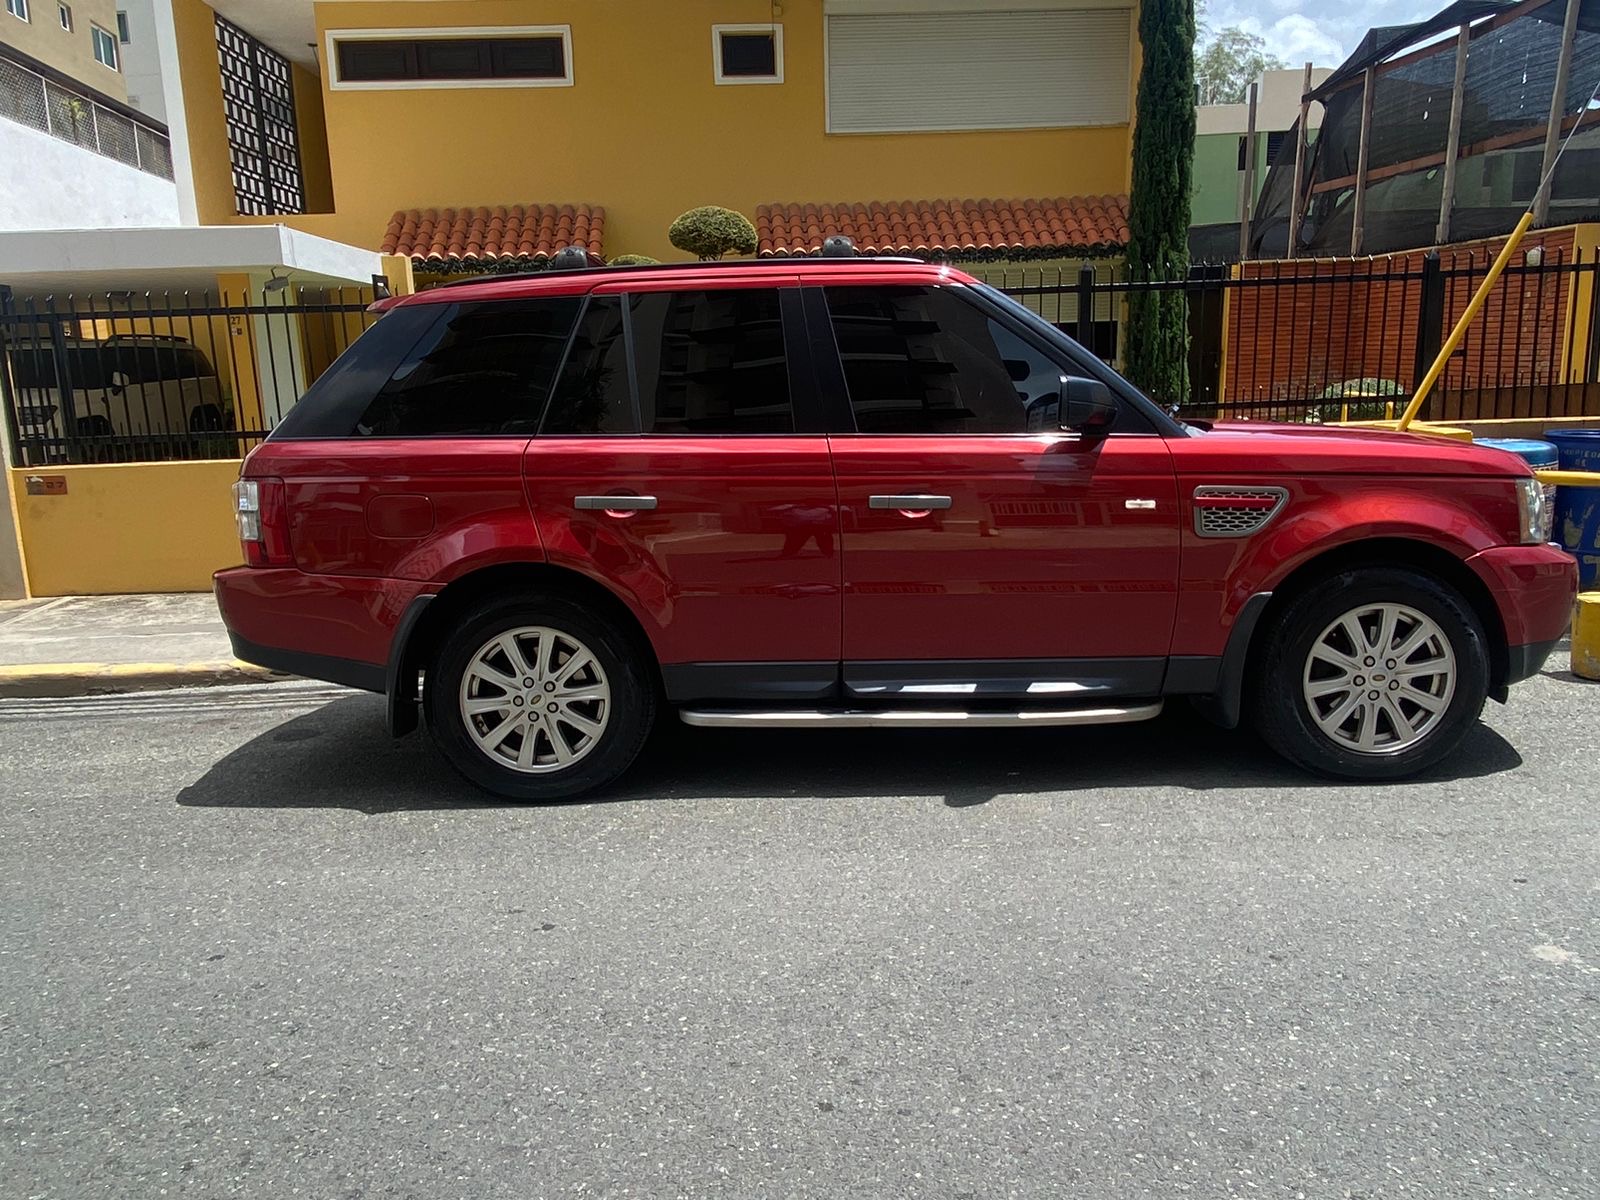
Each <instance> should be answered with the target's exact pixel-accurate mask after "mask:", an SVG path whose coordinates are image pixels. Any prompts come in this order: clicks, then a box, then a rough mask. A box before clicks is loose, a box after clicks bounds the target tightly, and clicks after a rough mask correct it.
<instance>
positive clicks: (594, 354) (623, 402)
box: [544, 288, 795, 435]
mask: <svg viewBox="0 0 1600 1200" xmlns="http://www.w3.org/2000/svg"><path fill="white" fill-rule="evenodd" d="M624 307H625V308H626V318H627V320H628V322H629V323H630V325H631V328H630V330H629V333H630V334H631V340H632V347H633V359H632V372H631V376H630V371H629V363H628V356H627V354H626V352H625V341H626V339H625V338H624V334H623V320H624ZM630 383H631V384H632V388H633V390H630ZM635 392H636V393H637V396H638V414H637V416H636V415H635V412H634V394H635ZM794 427H795V422H794V410H793V407H792V405H791V404H790V399H789V365H788V360H787V358H786V356H785V353H784V342H783V320H782V317H781V315H780V313H779V307H778V292H777V289H775V288H729V289H727V290H709V291H707V290H702V291H685V292H641V293H637V294H634V295H630V296H627V297H626V298H623V297H618V296H597V297H595V298H594V300H593V301H592V302H591V303H590V305H589V308H588V309H587V310H586V311H585V313H584V315H583V319H582V320H581V321H580V322H579V328H578V333H577V336H576V337H575V338H574V339H573V343H572V353H571V355H569V357H568V359H567V365H566V367H565V369H564V370H563V371H562V376H561V382H560V384H559V385H558V386H557V388H556V395H555V399H554V401H553V402H552V404H551V407H550V415H549V418H548V419H547V420H546V421H545V424H544V432H545V433H546V434H575V433H601V434H606V433H609V434H631V433H639V432H641V431H642V432H644V433H654V434H667V435H672V434H679V435H715V434H763V433H792V432H793V431H794Z"/></svg>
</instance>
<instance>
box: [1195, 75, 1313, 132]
mask: <svg viewBox="0 0 1600 1200" xmlns="http://www.w3.org/2000/svg"><path fill="white" fill-rule="evenodd" d="M1332 74H1333V72H1332V71H1331V70H1330V69H1329V68H1327V67H1315V68H1313V69H1312V71H1311V86H1312V87H1317V86H1319V85H1320V84H1321V83H1322V81H1323V80H1324V79H1326V78H1327V77H1328V76H1329V75H1332ZM1256 82H1257V83H1258V84H1259V85H1260V90H1259V91H1258V92H1257V94H1256V132H1258V133H1267V132H1270V131H1272V130H1286V129H1288V128H1290V127H1291V126H1292V125H1294V123H1295V122H1296V121H1298V120H1299V119H1300V85H1301V84H1302V83H1303V82H1305V72H1304V71H1303V70H1301V69H1299V68H1294V69H1290V70H1283V71H1264V72H1263V73H1262V74H1261V76H1260V78H1258V79H1257V80H1256ZM1307 116H1308V119H1307V122H1306V124H1307V126H1308V127H1309V128H1311V129H1317V128H1319V127H1321V125H1322V105H1320V104H1313V105H1312V106H1311V111H1310V113H1309V114H1308V115H1307ZM1249 117H1250V106H1249V105H1248V104H1200V105H1197V106H1196V107H1195V110H1194V124H1195V130H1194V131H1195V133H1196V134H1206V133H1243V132H1244V131H1245V129H1246V127H1247V126H1248V125H1249Z"/></svg>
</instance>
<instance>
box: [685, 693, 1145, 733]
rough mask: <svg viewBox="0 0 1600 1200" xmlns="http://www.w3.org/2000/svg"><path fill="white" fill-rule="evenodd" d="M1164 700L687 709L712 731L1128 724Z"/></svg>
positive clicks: (689, 718)
mask: <svg viewBox="0 0 1600 1200" xmlns="http://www.w3.org/2000/svg"><path fill="white" fill-rule="evenodd" d="M1161 705H1162V701H1160V700H1152V701H1149V702H1148V703H1144V704H1130V705H1126V706H1115V707H1111V706H1108V707H1105V708H1013V709H1005V710H1000V709H981V710H979V711H976V712H971V711H960V710H956V709H909V708H786V709H753V708H685V709H680V710H679V712H678V716H680V717H682V718H683V722H684V724H686V725H698V726H700V727H702V728H706V729H736V728H737V729H817V728H828V729H885V728H890V729H896V728H897V729H998V728H1011V729H1015V728H1018V727H1020V726H1027V725H1122V724H1125V723H1127V722H1129V721H1148V720H1150V719H1151V718H1152V717H1156V716H1159V715H1160V714H1161Z"/></svg>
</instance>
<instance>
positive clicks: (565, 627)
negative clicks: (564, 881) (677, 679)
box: [424, 597, 655, 800]
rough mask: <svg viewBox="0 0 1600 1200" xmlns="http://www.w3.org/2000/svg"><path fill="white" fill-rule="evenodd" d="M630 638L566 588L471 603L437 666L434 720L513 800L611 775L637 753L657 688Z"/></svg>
mask: <svg viewBox="0 0 1600 1200" xmlns="http://www.w3.org/2000/svg"><path fill="white" fill-rule="evenodd" d="M639 659H640V656H639V655H638V654H637V653H636V652H635V651H634V649H633V648H632V646H631V645H630V644H629V642H628V639H627V638H625V637H624V636H622V635H621V634H620V633H619V632H618V631H616V630H615V629H613V628H611V627H610V626H608V625H607V624H606V623H604V622H603V621H600V620H597V619H596V618H595V617H594V616H592V615H591V614H590V613H588V612H587V611H585V610H584V609H583V608H582V607H581V606H579V605H578V604H575V603H574V602H572V601H570V600H567V599H565V598H560V597H540V598H532V597H526V598H514V599H503V600H497V601H492V602H490V603H488V604H486V605H484V606H482V607H480V608H478V609H476V610H474V611H473V612H472V613H470V614H469V615H468V616H467V617H466V619H465V620H464V621H462V622H461V624H460V625H459V626H457V628H456V629H454V630H453V631H452V632H451V634H450V635H449V637H448V638H447V639H446V641H445V643H444V645H443V647H442V648H441V650H440V652H439V655H438V658H437V660H436V662H435V664H434V669H433V670H431V671H429V672H428V675H427V687H426V695H425V698H424V703H425V705H426V706H427V709H428V718H429V721H428V723H429V727H430V728H431V729H432V731H433V734H434V737H435V739H436V740H437V741H438V743H439V746H440V748H441V749H442V750H443V751H444V753H445V755H446V757H448V758H449V759H450V761H451V763H452V764H453V765H454V766H455V767H456V769H457V770H459V771H460V772H461V773H462V774H463V775H465V776H466V777H467V778H468V779H470V780H471V781H472V782H474V783H476V784H478V785H479V786H480V787H483V788H486V789H488V790H489V791H491V792H494V793H496V794H497V795H501V796H506V797H508V798H510V799H514V800H557V799H563V798H566V797H571V796H577V795H581V794H582V793H584V792H588V791H592V790H593V789H595V788H598V787H601V786H603V785H605V784H607V783H610V782H611V781H612V780H613V779H615V778H616V777H617V776H618V775H620V774H622V772H623V771H625V770H626V769H627V768H628V766H629V764H630V763H632V762H633V760H634V758H635V757H636V756H637V755H638V753H639V749H640V747H641V746H642V745H643V744H644V740H645V738H646V736H647V735H648V734H649V732H650V725H651V723H652V721H653V720H654V717H655V692H654V689H653V687H652V686H651V684H650V681H649V679H648V677H647V676H646V674H645V671H644V670H643V668H642V665H641V663H640V661H639Z"/></svg>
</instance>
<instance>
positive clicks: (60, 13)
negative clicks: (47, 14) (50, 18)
mask: <svg viewBox="0 0 1600 1200" xmlns="http://www.w3.org/2000/svg"><path fill="white" fill-rule="evenodd" d="M56 18H57V19H58V20H59V21H60V22H61V28H62V29H64V30H66V31H67V32H68V33H71V32H72V5H70V4H62V3H60V2H59V0H57V3H56Z"/></svg>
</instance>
